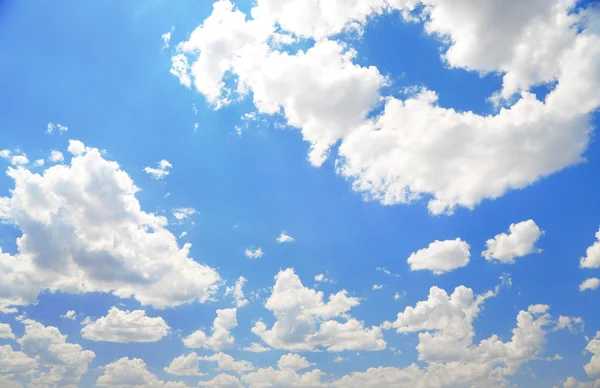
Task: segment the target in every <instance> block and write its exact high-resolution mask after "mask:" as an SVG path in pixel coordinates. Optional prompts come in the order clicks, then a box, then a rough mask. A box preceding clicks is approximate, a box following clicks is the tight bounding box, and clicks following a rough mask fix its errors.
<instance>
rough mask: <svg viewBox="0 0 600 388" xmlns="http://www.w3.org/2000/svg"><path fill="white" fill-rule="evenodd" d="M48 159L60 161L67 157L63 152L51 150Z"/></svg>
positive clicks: (55, 161)
mask: <svg viewBox="0 0 600 388" xmlns="http://www.w3.org/2000/svg"><path fill="white" fill-rule="evenodd" d="M48 160H49V161H51V162H54V163H58V162H62V161H64V160H65V157H64V156H63V154H62V152H60V151H54V150H53V151H52V152H50V157H49V158H48Z"/></svg>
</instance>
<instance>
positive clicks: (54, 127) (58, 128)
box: [46, 123, 69, 135]
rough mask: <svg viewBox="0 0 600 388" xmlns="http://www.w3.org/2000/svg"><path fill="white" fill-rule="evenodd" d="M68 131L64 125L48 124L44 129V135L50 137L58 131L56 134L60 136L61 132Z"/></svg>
mask: <svg viewBox="0 0 600 388" xmlns="http://www.w3.org/2000/svg"><path fill="white" fill-rule="evenodd" d="M68 130H69V128H68V127H67V126H66V125H62V124H53V123H48V126H47V127H46V133H47V134H48V135H52V133H54V131H58V133H59V134H61V135H62V133H63V132H67V131H68Z"/></svg>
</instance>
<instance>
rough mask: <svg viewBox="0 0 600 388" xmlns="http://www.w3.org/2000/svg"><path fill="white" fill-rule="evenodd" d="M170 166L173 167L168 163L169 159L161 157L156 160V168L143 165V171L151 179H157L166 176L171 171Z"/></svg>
mask: <svg viewBox="0 0 600 388" xmlns="http://www.w3.org/2000/svg"><path fill="white" fill-rule="evenodd" d="M171 168H173V165H172V164H171V163H169V161H167V160H164V159H163V160H161V161H160V162H158V168H152V167H145V168H144V171H145V172H146V174H148V175H150V176H151V177H152V179H156V180H159V179H163V178H165V177H166V176H168V175H169V174H170V173H171V171H170V170H171Z"/></svg>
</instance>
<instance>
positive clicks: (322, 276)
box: [315, 273, 334, 283]
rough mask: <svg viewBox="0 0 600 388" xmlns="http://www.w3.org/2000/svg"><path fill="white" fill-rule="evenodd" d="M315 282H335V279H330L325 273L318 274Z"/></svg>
mask: <svg viewBox="0 0 600 388" xmlns="http://www.w3.org/2000/svg"><path fill="white" fill-rule="evenodd" d="M315 282H319V283H334V281H333V280H331V279H329V278H328V277H327V276H325V274H322V273H320V274H318V275H316V276H315Z"/></svg>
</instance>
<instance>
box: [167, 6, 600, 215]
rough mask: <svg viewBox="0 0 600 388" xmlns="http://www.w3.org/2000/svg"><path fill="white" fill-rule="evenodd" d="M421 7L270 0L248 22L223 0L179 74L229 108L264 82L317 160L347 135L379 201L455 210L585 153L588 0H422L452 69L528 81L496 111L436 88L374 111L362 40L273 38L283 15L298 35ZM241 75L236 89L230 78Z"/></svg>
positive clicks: (347, 172)
mask: <svg viewBox="0 0 600 388" xmlns="http://www.w3.org/2000/svg"><path fill="white" fill-rule="evenodd" d="M540 2H541V3H544V4H542V5H540V4H538V3H540ZM386 3H387V4H386ZM416 3H417V2H416V1H410V0H406V1H397V0H395V1H393V0H389V1H387V2H385V1H376V0H373V1H369V0H353V1H351V2H346V1H344V2H342V1H331V2H328V3H327V4H328V5H327V6H325V5H324V4H325V3H323V4H321V3H318V4H317V3H316V2H302V1H298V0H286V1H284V2H275V1H272V0H263V1H261V2H259V3H257V4H256V6H255V8H253V10H252V12H251V13H252V16H253V19H250V20H246V15H244V14H243V13H242V12H240V11H238V10H235V9H234V8H233V6H232V4H231V3H230V2H229V1H227V0H221V1H218V2H217V3H215V7H214V11H213V13H212V15H211V16H210V17H208V18H207V19H206V20H205V21H204V23H203V24H202V25H201V26H199V27H198V28H197V29H196V30H195V31H194V33H193V34H192V36H191V37H190V39H189V40H188V41H186V42H183V43H182V44H180V45H179V53H178V54H177V56H175V57H174V58H173V62H174V67H173V70H172V71H173V72H174V73H176V74H180V79H181V80H182V83H184V84H189V83H190V82H191V80H190V78H193V79H194V82H195V83H196V88H197V89H198V91H199V92H201V93H202V94H204V95H205V96H206V97H207V99H208V100H209V101H210V102H212V103H214V104H215V105H216V106H220V105H222V104H224V103H228V102H230V101H231V100H232V99H234V97H233V95H234V94H236V93H237V94H238V95H240V96H243V95H244V94H245V93H246V92H248V91H252V93H253V100H254V104H255V106H256V107H257V109H258V111H259V113H263V114H278V113H282V114H283V115H284V117H285V119H286V120H287V123H288V124H289V125H291V126H294V127H297V128H300V129H301V130H302V134H303V137H304V139H305V140H306V141H308V142H309V143H310V145H311V151H310V154H309V159H310V161H311V162H312V163H313V164H314V165H316V166H319V165H321V164H322V163H323V162H324V160H325V159H326V158H327V155H328V151H329V148H330V147H331V145H333V144H335V143H337V142H338V141H341V142H340V148H339V158H338V168H337V171H338V172H339V173H340V174H342V175H343V176H345V177H349V178H352V179H353V180H354V184H353V187H354V189H355V190H357V191H359V192H362V193H364V195H365V198H368V199H375V200H378V201H380V202H382V203H384V204H395V203H410V202H414V201H415V200H418V199H419V198H422V197H428V198H431V200H430V202H429V210H430V212H432V213H434V214H440V213H451V212H452V211H453V210H454V209H455V208H456V207H457V206H462V207H467V208H473V207H474V206H476V205H477V204H478V203H479V202H481V201H482V200H484V199H486V198H490V199H493V198H498V197H500V196H502V195H503V194H504V193H505V192H506V191H508V190H511V189H520V188H524V187H526V186H528V185H530V184H532V183H533V182H535V181H537V180H539V179H540V178H542V177H545V176H547V175H550V174H552V173H555V172H557V171H560V170H562V169H563V168H565V167H567V166H570V165H573V164H576V163H579V162H581V161H582V160H583V159H582V157H581V155H582V153H583V151H584V150H585V149H586V148H587V145H588V142H589V134H590V132H591V126H590V120H589V117H590V114H591V113H592V112H593V111H594V110H595V109H596V108H597V107H598V106H600V92H598V90H600V88H599V87H598V86H599V85H600V70H599V69H600V48H598V47H600V37H599V36H598V35H597V31H594V30H593V29H592V28H590V26H591V25H592V22H591V21H590V22H589V24H586V23H587V22H586V20H594V18H592V17H587V16H589V14H591V13H593V12H595V11H591V10H586V11H581V12H579V13H574V12H571V11H572V6H573V5H574V0H573V1H570V0H567V1H563V0H553V1H545V0H532V1H531V2H530V3H529V4H527V6H522V5H521V4H518V3H510V4H506V2H504V1H501V0H494V1H489V2H484V3H482V2H479V1H473V0H461V1H459V2H457V1H456V0H435V1H434V0H423V1H422V2H421V3H422V4H423V6H424V9H423V13H422V16H421V17H422V19H423V20H424V22H425V29H426V31H427V32H428V33H430V34H434V35H437V36H442V37H443V39H446V40H447V42H448V43H449V49H448V51H447V52H446V54H445V55H444V58H445V60H446V61H447V62H448V64H450V66H452V67H461V68H465V69H468V70H475V71H480V72H500V73H502V74H504V84H503V85H504V86H503V89H502V91H501V92H500V94H499V95H498V97H497V98H496V101H501V100H502V99H503V98H504V99H505V98H508V97H510V96H512V95H513V94H514V93H515V92H519V91H522V92H521V93H520V95H518V96H517V98H515V99H514V100H516V102H515V103H514V104H512V105H511V106H510V107H509V108H505V109H501V110H500V111H499V112H498V113H497V114H495V115H487V116H483V115H478V114H475V113H472V112H457V111H455V110H453V109H447V108H444V107H440V106H438V105H437V94H436V93H435V92H433V91H428V90H423V91H421V92H420V93H417V94H416V95H414V96H412V97H409V98H406V99H405V100H398V99H396V98H388V99H387V103H386V106H385V109H384V111H383V112H382V113H381V114H380V115H378V116H376V117H374V118H373V119H372V120H366V117H367V115H368V114H369V113H370V112H371V111H372V110H373V109H374V108H375V106H376V105H377V103H378V102H379V100H380V95H379V93H380V88H381V86H382V85H384V84H385V79H384V77H382V76H381V74H379V71H378V70H377V69H376V68H374V67H369V68H366V67H361V66H358V65H356V64H354V63H353V58H354V52H353V51H352V50H345V49H344V48H343V47H341V45H339V44H338V43H335V42H332V41H328V40H326V39H319V40H317V41H316V43H315V44H314V46H313V47H311V48H310V49H308V50H307V51H299V52H298V53H296V54H294V55H290V54H289V53H285V52H279V51H276V49H275V48H274V47H275V46H269V40H270V39H274V37H275V36H276V35H275V33H274V32H275V30H276V29H275V28H274V24H278V26H279V27H280V28H283V34H284V35H285V29H290V30H291V32H295V33H297V34H299V35H301V36H313V37H315V36H320V37H324V36H327V35H329V34H331V33H334V32H335V31H338V32H339V31H341V30H343V29H344V28H347V27H348V26H349V25H352V24H354V25H356V23H358V24H359V25H360V23H361V22H362V21H363V20H364V19H365V17H367V16H368V15H370V14H373V13H378V12H380V11H381V10H383V9H391V8H397V9H401V10H404V11H406V10H411V9H413V8H414V7H415V5H416ZM289 7H291V8H289ZM323 7H324V8H323ZM284 9H285V10H286V12H284V11H283V10H284ZM289 9H293V10H294V12H289ZM332 10H335V12H325V11H332ZM285 15H293V16H285ZM333 15H335V16H333ZM306 20H310V23H308V24H306ZM334 20H335V21H334ZM490 20H493V21H494V23H491V24H493V28H488V26H489V25H490ZM312 23H315V24H314V25H313V26H312V27H310V25H311V24H312ZM304 28H306V30H305V29H304ZM540 42H542V43H540ZM490 47H491V49H490ZM185 55H188V56H189V57H190V58H191V61H193V64H192V65H191V66H187V57H186V56H185ZM184 59H185V66H181V64H182V63H183V62H184ZM182 68H184V69H185V71H182V70H181V69H182ZM229 76H233V77H232V78H233V79H234V80H235V83H236V84H237V87H236V88H228V87H226V82H225V80H229V79H230V78H231V77H230V78H227V77H229ZM551 81H556V87H555V88H554V90H552V92H551V93H550V94H549V95H548V96H546V98H545V99H544V100H538V99H537V98H536V97H535V96H534V95H533V94H531V93H529V92H527V90H529V88H530V86H532V85H536V84H539V83H544V82H551ZM348 91H351V92H348ZM511 101H512V99H511ZM575 101H577V102H578V103H575ZM531 144H535V146H531Z"/></svg>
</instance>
